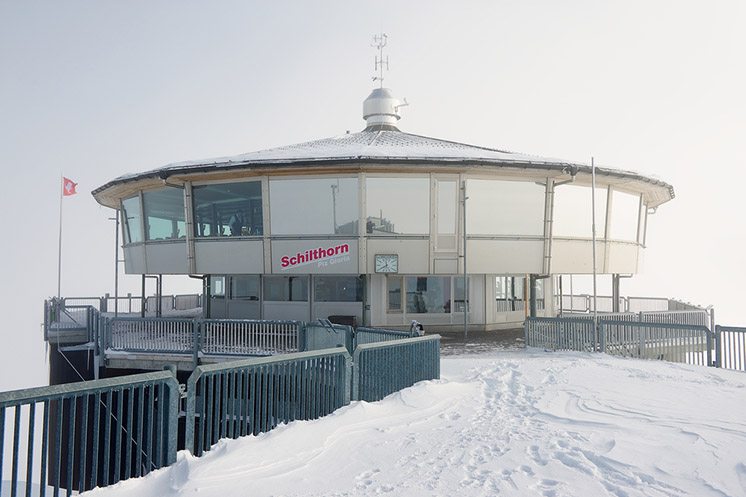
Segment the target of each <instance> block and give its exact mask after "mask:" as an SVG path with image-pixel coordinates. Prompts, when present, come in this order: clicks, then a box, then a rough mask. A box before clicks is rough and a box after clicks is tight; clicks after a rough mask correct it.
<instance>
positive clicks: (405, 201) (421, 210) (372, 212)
mask: <svg viewBox="0 0 746 497" xmlns="http://www.w3.org/2000/svg"><path fill="white" fill-rule="evenodd" d="M365 188H366V196H367V203H366V205H367V212H366V214H365V230H366V232H367V233H368V234H370V235H394V234H406V235H426V234H428V233H429V232H430V219H429V218H430V180H429V179H428V178H368V179H366V181H365Z"/></svg>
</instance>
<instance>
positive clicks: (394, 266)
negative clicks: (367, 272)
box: [375, 254, 399, 273]
mask: <svg viewBox="0 0 746 497" xmlns="http://www.w3.org/2000/svg"><path fill="white" fill-rule="evenodd" d="M375 269H376V273H398V272H399V256H398V255H397V254H376V267H375Z"/></svg>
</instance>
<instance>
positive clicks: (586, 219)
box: [552, 185, 607, 238]
mask: <svg viewBox="0 0 746 497" xmlns="http://www.w3.org/2000/svg"><path fill="white" fill-rule="evenodd" d="M606 196H607V195H606V188H596V237H597V238H603V237H604V233H605V230H606ZM591 205H592V202H591V188H590V187H588V186H582V185H560V186H558V187H557V188H555V190H554V225H553V227H552V235H553V236H560V237H562V236H567V237H576V238H592V237H593V229H592V226H593V223H592V219H593V215H592V210H591Z"/></svg>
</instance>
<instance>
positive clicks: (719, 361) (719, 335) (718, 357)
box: [715, 325, 723, 368]
mask: <svg viewBox="0 0 746 497" xmlns="http://www.w3.org/2000/svg"><path fill="white" fill-rule="evenodd" d="M722 340H723V330H722V329H721V328H720V326H719V325H716V326H715V367H716V368H722V367H723V352H722Z"/></svg>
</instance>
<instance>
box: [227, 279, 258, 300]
mask: <svg viewBox="0 0 746 497" xmlns="http://www.w3.org/2000/svg"><path fill="white" fill-rule="evenodd" d="M231 298H233V299H245V300H259V275H256V274H247V275H239V276H231Z"/></svg>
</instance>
